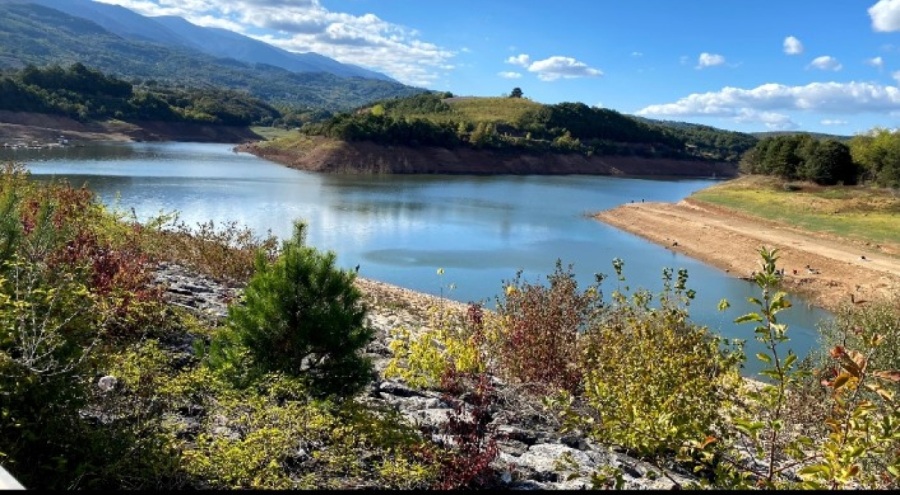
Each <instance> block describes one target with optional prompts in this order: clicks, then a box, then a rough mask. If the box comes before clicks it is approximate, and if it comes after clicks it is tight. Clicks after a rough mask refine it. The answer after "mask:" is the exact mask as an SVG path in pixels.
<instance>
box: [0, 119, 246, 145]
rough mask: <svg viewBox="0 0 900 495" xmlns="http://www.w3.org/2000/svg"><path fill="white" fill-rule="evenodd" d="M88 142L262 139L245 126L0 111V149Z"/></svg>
mask: <svg viewBox="0 0 900 495" xmlns="http://www.w3.org/2000/svg"><path fill="white" fill-rule="evenodd" d="M59 137H64V138H65V139H68V140H69V141H70V142H71V143H78V142H87V141H185V142H186V141H190V142H213V143H243V142H247V141H256V140H259V139H261V138H260V136H258V135H256V134H255V133H253V132H252V131H251V130H250V129H248V128H246V127H233V126H221V125H206V124H190V123H183V122H154V121H142V122H134V123H129V122H121V121H109V122H79V121H77V120H74V119H70V118H68V117H63V116H60V115H47V114H40V113H28V112H10V111H7V110H0V146H2V145H3V143H7V144H9V145H14V144H17V143H20V144H26V145H30V144H32V143H33V142H36V143H37V144H42V145H43V144H48V143H56V142H57V140H58V138H59Z"/></svg>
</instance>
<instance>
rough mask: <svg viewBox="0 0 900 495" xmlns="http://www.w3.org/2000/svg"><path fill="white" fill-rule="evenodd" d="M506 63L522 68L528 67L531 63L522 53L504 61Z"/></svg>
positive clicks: (529, 58)
mask: <svg viewBox="0 0 900 495" xmlns="http://www.w3.org/2000/svg"><path fill="white" fill-rule="evenodd" d="M506 63H508V64H513V65H520V66H522V67H528V65H529V64H530V63H531V57H529V56H528V55H526V54H524V53H520V54H519V55H516V56H513V57H509V58H508V59H506Z"/></svg>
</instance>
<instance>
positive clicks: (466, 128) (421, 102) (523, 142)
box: [301, 92, 757, 163]
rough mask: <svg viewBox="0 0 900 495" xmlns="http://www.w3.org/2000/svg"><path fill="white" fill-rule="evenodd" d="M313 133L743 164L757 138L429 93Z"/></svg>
mask: <svg viewBox="0 0 900 495" xmlns="http://www.w3.org/2000/svg"><path fill="white" fill-rule="evenodd" d="M301 130H302V132H303V133H305V134H307V135H311V136H324V137H328V138H333V139H339V140H343V141H372V142H375V143H380V144H388V145H413V146H415V145H431V146H441V147H446V148H458V147H471V148H477V149H494V150H504V149H512V150H521V151H534V152H556V153H583V154H585V155H586V156H594V155H614V156H640V157H645V158H677V159H684V158H691V159H699V160H710V161H727V162H732V163H734V162H737V160H738V159H739V158H740V156H741V154H742V153H743V152H745V151H746V150H748V149H750V148H752V147H753V146H754V145H755V144H756V141H757V139H756V138H755V137H753V136H751V135H749V134H743V133H737V132H731V131H723V130H720V129H715V128H712V127H707V126H688V127H675V126H670V125H666V124H665V123H661V122H655V121H648V120H646V119H639V118H635V117H631V116H628V115H624V114H622V113H619V112H617V111H615V110H610V109H606V108H597V107H588V106H587V105H585V104H583V103H569V102H567V103H558V104H554V105H545V104H540V103H536V102H534V101H531V100H528V99H525V98H509V97H454V96H453V95H452V94H450V93H438V92H432V93H424V94H419V95H414V96H411V97H405V98H392V99H386V100H382V101H378V102H376V103H374V104H372V105H369V106H365V107H361V108H358V109H357V110H356V111H354V112H353V113H345V114H340V115H337V116H335V117H333V118H331V119H329V120H327V121H324V122H321V123H318V124H311V125H307V126H305V127H303V128H302V129H301Z"/></svg>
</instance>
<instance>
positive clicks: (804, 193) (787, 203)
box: [691, 176, 900, 248]
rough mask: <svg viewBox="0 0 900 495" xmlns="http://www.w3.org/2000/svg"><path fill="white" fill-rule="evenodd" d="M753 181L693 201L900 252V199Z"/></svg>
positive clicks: (864, 190) (870, 191) (856, 189)
mask: <svg viewBox="0 0 900 495" xmlns="http://www.w3.org/2000/svg"><path fill="white" fill-rule="evenodd" d="M784 185H785V183H784V182H783V181H780V180H777V179H773V178H766V177H756V176H747V177H741V178H739V179H736V180H733V181H728V182H725V183H722V184H717V185H715V186H713V187H710V188H707V189H704V190H702V191H698V192H696V193H694V194H693V195H692V196H691V198H692V199H696V200H699V201H705V202H707V203H712V204H715V205H719V206H724V207H727V208H732V209H735V210H738V211H741V212H743V213H747V214H750V215H754V216H758V217H762V218H765V219H768V220H774V221H778V222H782V223H787V224H789V225H792V226H795V227H799V228H802V229H806V230H810V231H814V232H826V233H830V234H834V235H838V236H841V237H846V238H849V239H855V240H858V241H862V242H869V243H875V244H893V245H895V246H897V247H898V248H900V227H898V226H900V198H897V197H893V196H892V195H891V194H890V193H889V192H888V191H886V190H882V189H876V188H871V187H866V186H830V187H823V186H817V185H815V184H809V183H792V184H791V185H793V186H794V189H796V190H793V191H789V190H787V189H786V188H785V187H784Z"/></svg>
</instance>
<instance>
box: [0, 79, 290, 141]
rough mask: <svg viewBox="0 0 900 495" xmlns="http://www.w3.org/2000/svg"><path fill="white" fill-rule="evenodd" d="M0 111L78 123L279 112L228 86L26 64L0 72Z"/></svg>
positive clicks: (205, 119)
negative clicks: (170, 83) (188, 85)
mask: <svg viewBox="0 0 900 495" xmlns="http://www.w3.org/2000/svg"><path fill="white" fill-rule="evenodd" d="M0 109H2V110H10V111H14V112H37V113H47V114H54V115H63V116H66V117H71V118H73V119H77V120H80V121H89V120H103V119H113V118H114V119H119V120H157V121H163V122H194V123H204V124H217V125H233V126H249V125H254V124H262V125H274V124H278V123H280V122H281V120H280V119H281V118H282V113H281V112H280V111H279V110H277V109H276V108H275V107H273V106H271V105H269V104H268V103H265V102H264V101H262V100H260V99H258V98H254V97H251V96H249V95H247V94H246V93H241V92H238V91H234V90H227V89H213V88H209V89H178V88H166V87H162V86H156V85H154V86H147V85H144V86H138V87H136V86H134V85H133V84H132V83H129V82H126V81H123V80H121V79H118V78H115V77H112V76H108V75H105V74H103V73H102V72H100V71H97V70H94V69H90V68H88V67H86V66H84V65H83V64H81V63H76V64H73V65H72V66H71V67H69V68H62V67H59V66H49V67H46V68H43V69H41V68H37V67H34V66H29V67H26V68H25V69H23V70H21V71H17V72H12V73H8V74H6V75H2V76H0Z"/></svg>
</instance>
